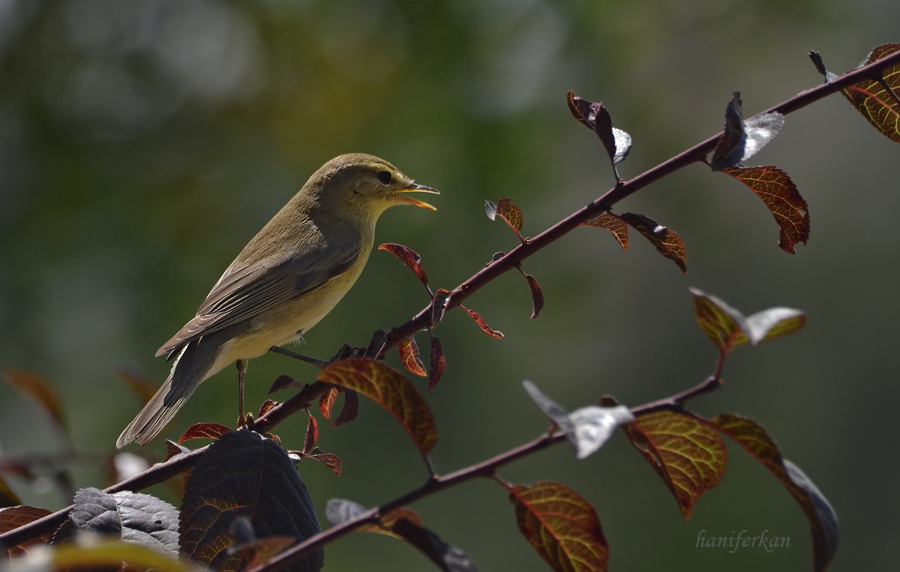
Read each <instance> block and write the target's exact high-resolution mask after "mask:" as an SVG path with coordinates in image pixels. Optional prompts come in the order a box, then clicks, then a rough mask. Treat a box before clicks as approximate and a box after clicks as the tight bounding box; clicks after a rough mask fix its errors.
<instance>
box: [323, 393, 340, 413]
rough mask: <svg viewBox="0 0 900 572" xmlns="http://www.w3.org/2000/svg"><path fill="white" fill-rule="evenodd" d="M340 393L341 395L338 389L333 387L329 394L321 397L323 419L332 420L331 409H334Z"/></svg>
mask: <svg viewBox="0 0 900 572" xmlns="http://www.w3.org/2000/svg"><path fill="white" fill-rule="evenodd" d="M338 393H340V392H339V391H338V388H336V387H332V388H331V389H329V390H328V392H327V393H324V394H322V395H321V396H319V411H321V412H322V417H324V418H325V419H331V408H332V407H334V402H335V401H336V400H337V396H338Z"/></svg>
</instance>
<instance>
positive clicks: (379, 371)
mask: <svg viewBox="0 0 900 572" xmlns="http://www.w3.org/2000/svg"><path fill="white" fill-rule="evenodd" d="M318 379H319V381H322V382H325V383H331V384H334V385H339V386H341V387H346V388H348V389H352V390H354V391H358V392H360V393H362V394H363V395H365V396H366V397H368V398H369V399H371V400H373V401H375V402H376V403H378V404H379V405H381V406H382V407H384V408H385V409H387V410H388V411H389V412H390V413H391V414H392V415H393V416H394V417H396V418H397V420H398V421H400V423H401V424H403V427H404V428H405V429H406V432H407V433H409V435H410V436H411V437H412V438H413V441H415V443H416V446H417V447H418V448H419V451H420V452H421V453H422V454H423V455H425V454H427V453H428V452H429V451H430V450H431V449H432V448H433V447H434V445H435V443H436V442H437V428H436V427H435V425H434V416H433V415H432V413H431V408H429V407H428V404H427V403H426V402H425V399H424V398H423V397H422V395H421V394H420V393H419V392H418V391H416V388H415V387H413V385H412V384H411V383H410V382H409V381H408V380H407V379H406V378H405V377H403V375H402V374H401V373H400V372H399V371H397V370H395V369H392V368H390V367H388V366H387V365H385V364H384V363H382V362H380V361H376V360H373V359H368V358H350V359H345V360H341V361H337V362H334V363H332V364H331V365H329V366H327V367H326V368H325V369H323V370H322V372H321V373H319V378H318Z"/></svg>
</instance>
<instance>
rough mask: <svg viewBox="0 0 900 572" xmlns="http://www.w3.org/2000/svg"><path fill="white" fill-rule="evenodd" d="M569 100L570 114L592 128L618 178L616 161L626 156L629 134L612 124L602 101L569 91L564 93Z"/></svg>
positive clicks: (629, 142) (629, 139) (622, 159)
mask: <svg viewBox="0 0 900 572" xmlns="http://www.w3.org/2000/svg"><path fill="white" fill-rule="evenodd" d="M566 98H567V99H568V102H569V111H571V112H572V115H573V116H574V117H575V119H577V120H578V121H580V122H581V123H582V124H584V125H585V126H586V127H587V128H588V129H590V130H592V131H593V132H594V133H596V134H597V137H599V138H600V142H601V143H603V148H604V149H606V154H607V155H609V160H610V162H611V163H612V166H613V171H614V172H615V174H616V179H617V180H620V179H619V173H618V171H617V170H616V163H621V162H622V161H624V160H625V157H626V156H628V152H629V151H630V150H631V136H630V135H629V134H628V133H625V132H624V131H622V130H621V129H616V128H615V127H613V126H612V116H611V115H610V114H609V111H608V110H607V109H606V107H604V106H603V103H602V102H601V103H596V102H593V101H588V100H586V99H582V98H580V97H577V96H576V95H575V94H574V93H572V92H571V91H570V92H569V93H568V94H567V95H566Z"/></svg>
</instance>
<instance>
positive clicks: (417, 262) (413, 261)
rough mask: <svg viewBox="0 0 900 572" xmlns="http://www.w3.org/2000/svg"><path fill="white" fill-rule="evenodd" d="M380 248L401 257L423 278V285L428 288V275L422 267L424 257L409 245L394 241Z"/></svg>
mask: <svg viewBox="0 0 900 572" xmlns="http://www.w3.org/2000/svg"><path fill="white" fill-rule="evenodd" d="M378 250H386V251H388V252H390V253H391V254H393V255H394V256H396V257H397V258H399V259H400V261H401V262H402V263H403V264H405V265H406V266H407V268H409V269H410V270H412V271H413V272H415V274H416V276H418V277H419V280H421V282H422V285H424V286H425V288H428V275H427V274H425V269H424V268H422V257H421V256H419V255H418V253H416V251H414V250H413V249H411V248H409V247H408V246H403V245H402V244H394V243H392V242H387V243H385V244H382V245H381V246H379V247H378Z"/></svg>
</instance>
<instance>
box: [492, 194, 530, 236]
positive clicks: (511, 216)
mask: <svg viewBox="0 0 900 572" xmlns="http://www.w3.org/2000/svg"><path fill="white" fill-rule="evenodd" d="M484 210H485V212H486V213H487V216H488V218H489V219H491V220H495V219H496V218H497V217H498V216H499V217H500V218H502V219H503V220H504V221H506V224H508V225H509V227H510V228H511V229H513V230H514V231H515V233H516V236H518V237H519V240H523V239H522V222H523V221H524V220H525V216H524V215H523V214H522V209H520V208H519V207H517V206H516V205H514V204H513V203H511V202H509V198H504V199H500V200H499V201H497V203H496V204H495V203H492V202H491V201H484Z"/></svg>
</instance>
